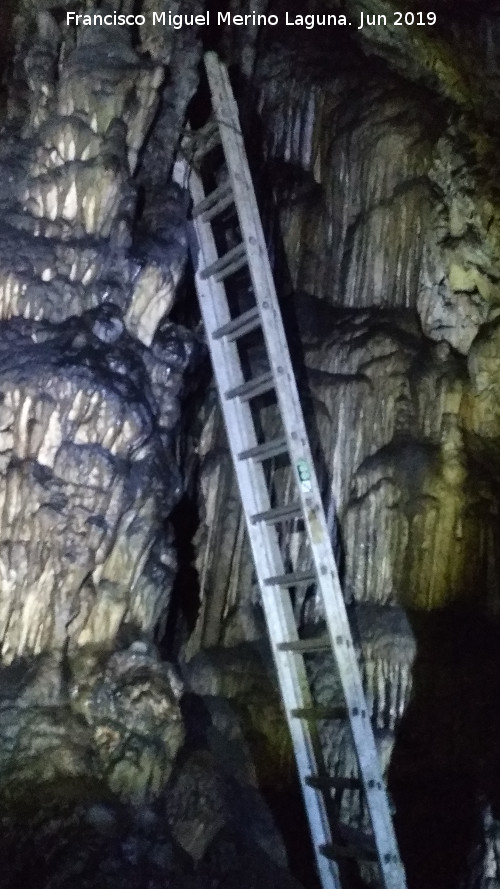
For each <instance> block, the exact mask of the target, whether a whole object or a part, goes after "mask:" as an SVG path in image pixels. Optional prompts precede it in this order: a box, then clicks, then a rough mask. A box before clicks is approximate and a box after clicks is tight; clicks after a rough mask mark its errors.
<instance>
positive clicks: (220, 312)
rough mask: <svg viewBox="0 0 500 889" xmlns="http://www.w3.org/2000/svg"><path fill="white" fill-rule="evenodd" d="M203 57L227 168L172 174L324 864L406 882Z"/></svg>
mask: <svg viewBox="0 0 500 889" xmlns="http://www.w3.org/2000/svg"><path fill="white" fill-rule="evenodd" d="M205 68H206V72H207V76H208V82H209V86H210V92H211V96H212V107H213V118H212V120H211V123H209V125H208V126H207V128H205V129H206V132H205V134H204V142H203V143H202V145H201V147H199V148H198V149H197V150H196V152H194V156H195V158H196V161H198V159H199V157H200V156H203V155H204V154H205V155H206V154H207V153H208V152H209V151H210V150H211V149H213V146H214V145H215V144H216V143H220V144H221V145H222V150H223V159H224V162H225V166H226V168H227V173H228V176H227V178H226V179H224V180H223V181H222V182H221V183H219V184H218V185H217V187H216V188H215V189H214V190H213V191H211V192H210V193H209V194H208V195H206V194H205V190H204V186H203V182H202V178H201V176H200V174H199V172H198V171H197V169H196V167H195V166H194V165H193V164H192V163H189V162H188V160H186V159H185V158H182V157H179V159H178V160H177V161H176V164H175V168H174V179H175V181H177V182H178V183H179V184H181V185H183V186H184V187H186V186H187V185H188V186H189V190H190V193H191V198H192V202H193V210H192V219H191V222H190V223H189V226H188V229H189V241H190V250H191V255H192V260H193V265H194V269H195V282H196V289H197V293H198V298H199V304H200V309H201V315H202V320H203V323H204V326H205V331H206V336H207V342H208V346H209V350H210V354H211V359H212V365H213V370H214V374H215V380H216V385H217V389H218V392H219V396H220V402H221V407H222V412H223V416H224V421H225V426H226V431H227V438H228V443H229V448H230V451H231V455H232V460H233V464H234V469H235V472H236V477H237V482H238V486H239V491H240V496H241V502H242V505H243V510H244V514H245V519H246V525H247V529H248V535H249V539H250V544H251V549H252V553H253V560H254V564H255V571H256V574H257V578H258V582H259V586H260V590H261V595H262V605H263V611H264V615H265V620H266V623H267V629H268V632H269V639H270V643H271V647H272V652H273V656H274V661H275V665H276V670H277V675H278V680H279V685H280V691H281V696H282V700H283V705H284V709H285V713H286V718H287V722H288V726H289V730H290V735H291V739H292V743H293V749H294V755H295V760H296V764H297V771H298V776H299V779H300V784H301V788H302V793H303V798H304V803H305V807H306V811H307V816H308V820H309V825H310V830H311V836H312V841H313V846H314V850H315V855H316V862H317V869H318V874H319V877H320V881H321V885H322V887H323V889H341V877H340V872H341V868H339V866H338V863H339V862H341V860H342V858H343V857H344V856H345V857H346V858H351V859H352V858H354V859H360V860H361V861H362V860H364V859H367V860H370V859H371V860H375V861H376V862H378V869H379V874H380V885H381V887H383V889H405V887H406V880H405V873H404V869H403V865H402V862H401V859H400V856H399V852H398V846H397V842H396V838H395V834H394V828H393V824H392V819H391V814H390V809H389V804H388V798H387V794H386V790H385V787H384V782H383V778H382V774H381V768H380V763H379V761H378V755H377V751H376V746H375V740H374V736H373V731H372V727H371V722H370V715H369V711H368V708H367V703H366V700H365V695H364V691H363V685H362V681H361V676H360V671H359V666H358V660H357V655H356V651H355V648H354V645H353V641H352V636H351V630H350V626H349V621H348V616H347V612H346V607H345V603H344V598H343V595H342V590H341V586H340V582H339V577H338V572H337V566H336V562H335V558H334V555H333V551H332V546H331V542H330V535H329V533H328V528H327V522H326V518H325V514H324V511H323V506H322V501H321V496H320V490H319V485H318V481H317V478H316V474H315V470H314V466H313V460H312V455H311V450H310V445H309V441H308V437H307V432H306V427H305V424H304V418H303V415H302V410H301V406H300V401H299V396H298V391H297V385H296V381H295V377H294V373H293V370H292V364H291V360H290V354H289V350H288V346H287V341H286V337H285V332H284V328H283V323H282V319H281V314H280V309H279V305H278V300H277V296H276V291H275V285H274V281H273V276H272V272H271V266H270V262H269V257H268V253H267V249H266V243H265V239H264V234H263V230H262V224H261V220H260V216H259V212H258V207H257V202H256V198H255V193H254V189H253V184H252V179H251V175H250V170H249V166H248V161H247V156H246V152H245V147H244V142H243V138H242V134H241V128H240V122H239V115H238V108H237V105H236V102H235V99H234V96H233V92H232V88H231V84H230V80H229V76H228V72H227V70H226V67H225V66H224V64H223V63H222V62H221V61H220V60H219V58H218V56H217V55H216V54H215V53H213V52H208V53H206V54H205ZM194 144H196V141H195V143H194ZM233 205H234V207H235V208H236V212H237V217H238V222H239V230H240V233H241V238H242V240H241V243H238V244H236V245H235V246H231V249H229V250H226V252H225V253H224V254H223V255H222V256H219V254H218V250H217V247H216V238H215V235H214V229H213V224H214V222H215V221H216V219H217V217H218V216H219V215H220V214H221V213H222V212H223V211H225V210H227V209H228V208H229V207H231V206H233ZM245 266H246V267H247V268H248V271H249V275H250V279H251V284H252V291H253V298H254V304H253V306H252V307H251V308H249V309H246V310H245V311H243V312H241V313H240V314H238V315H237V317H233V316H232V314H231V307H230V298H229V296H228V293H227V292H226V284H227V282H228V280H229V279H230V278H231V276H233V275H234V274H235V273H236V272H237V271H239V270H240V269H242V268H243V267H245ZM224 282H226V284H225V283H224ZM257 329H260V330H261V332H262V334H263V337H264V341H265V351H266V353H267V360H268V363H269V369H268V370H267V371H266V372H265V373H263V374H259V375H257V376H254V377H253V378H250V379H245V376H244V372H243V368H242V364H241V360H240V354H239V351H238V341H239V340H240V338H241V337H244V336H246V335H247V334H248V333H249V332H250V331H254V330H257ZM273 391H274V393H275V395H276V397H277V403H278V411H279V414H280V419H281V424H282V434H281V435H279V436H278V437H275V438H274V439H272V440H267V441H262V440H259V438H258V435H257V430H256V427H255V422H254V418H253V414H252V408H251V404H252V402H253V399H255V398H257V397H258V396H260V395H262V394H263V393H267V392H273ZM281 454H287V455H288V457H289V460H290V464H291V467H292V470H293V477H294V480H295V487H296V492H297V496H296V499H294V500H293V501H291V502H288V503H285V504H282V505H276V504H273V503H272V501H271V496H270V493H269V490H268V484H267V482H266V474H265V471H264V465H263V464H264V463H265V461H266V460H268V459H270V458H273V457H275V456H276V455H281ZM291 520H300V521H301V522H303V528H304V531H305V532H306V534H307V540H308V543H307V546H308V550H309V551H310V557H311V569H310V571H300V572H298V571H292V572H291V573H290V572H288V573H287V570H286V567H285V563H284V558H283V555H282V552H281V548H280V543H279V538H278V532H277V527H278V526H279V524H280V523H287V522H289V521H291ZM311 583H315V584H316V588H317V595H318V596H319V597H320V600H321V603H322V607H323V611H324V619H325V624H326V627H327V630H328V635H327V636H325V637H323V638H321V639H319V640H318V638H315V639H306V640H303V639H300V638H299V632H298V626H297V621H296V618H295V614H294V609H293V606H292V600H291V595H290V591H291V589H292V588H295V587H296V586H297V585H299V584H311ZM320 649H323V650H324V649H327V650H330V651H333V653H334V655H335V662H336V665H337V668H338V672H339V676H340V681H341V685H342V689H343V694H344V700H345V707H343V708H342V711H343V712H342V714H339V708H335V709H334V710H332V712H323V710H321V709H318V708H316V707H315V706H314V704H313V700H312V693H311V689H310V685H309V682H308V678H307V671H306V666H305V657H306V656H307V653H308V652H311V651H317V650H320ZM339 716H341V717H343V718H344V719H348V720H349V723H350V728H351V733H352V741H353V744H354V748H355V751H356V758H357V762H358V771H359V781H358V782H357V783H358V785H359V788H360V790H361V792H364V797H365V803H366V810H367V812H368V815H369V821H370V824H371V829H372V835H370V837H369V839H368V843H367V844H365V842H360V838H359V836H358V837H357V838H356V839H355V840H352V838H347V839H346V837H345V835H341V836H340V839H339V829H338V826H337V825H335V824H332V820H333V819H332V817H331V812H330V809H331V790H332V789H334V790H335V789H342V787H346V786H352V783H353V782H355V781H356V779H346V778H339V777H337V778H335V777H333V776H329V775H328V774H327V773H326V769H325V766H324V763H323V756H322V752H321V747H320V743H319V737H318V731H317V721H318V720H319V719H325V718H332V719H338V718H339ZM365 839H366V836H365ZM344 889H347V886H346V887H344Z"/></svg>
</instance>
